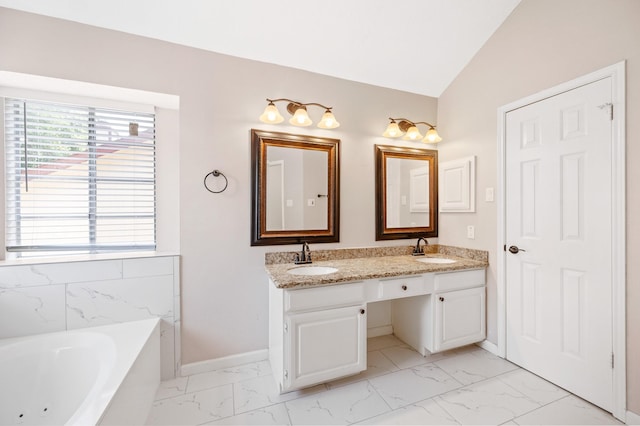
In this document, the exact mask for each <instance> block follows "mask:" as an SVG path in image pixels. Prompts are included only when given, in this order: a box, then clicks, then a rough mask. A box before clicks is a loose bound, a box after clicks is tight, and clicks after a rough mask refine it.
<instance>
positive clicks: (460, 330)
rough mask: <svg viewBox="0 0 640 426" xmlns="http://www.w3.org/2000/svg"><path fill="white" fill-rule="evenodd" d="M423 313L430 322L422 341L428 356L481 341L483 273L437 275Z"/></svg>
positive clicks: (467, 272) (483, 297)
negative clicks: (425, 313)
mask: <svg viewBox="0 0 640 426" xmlns="http://www.w3.org/2000/svg"><path fill="white" fill-rule="evenodd" d="M427 309H428V311H429V314H428V315H429V316H430V318H431V319H432V321H433V327H430V328H429V332H428V333H427V338H426V347H427V349H428V350H429V351H430V352H431V353H435V352H441V351H445V350H448V349H453V348H457V347H460V346H464V345H468V344H470V343H475V342H479V341H481V340H484V339H485V337H486V319H485V318H486V302H485V271H484V270H479V269H476V270H471V271H460V272H450V273H446V274H437V275H436V276H435V277H434V293H433V294H432V295H431V301H430V303H429V305H428V306H427Z"/></svg>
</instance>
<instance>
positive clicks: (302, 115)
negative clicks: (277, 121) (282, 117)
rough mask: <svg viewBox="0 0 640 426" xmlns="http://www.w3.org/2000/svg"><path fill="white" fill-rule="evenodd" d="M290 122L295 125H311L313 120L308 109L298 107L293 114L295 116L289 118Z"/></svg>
mask: <svg viewBox="0 0 640 426" xmlns="http://www.w3.org/2000/svg"><path fill="white" fill-rule="evenodd" d="M289 123H291V124H293V125H294V126H310V125H311V123H313V122H312V121H311V119H310V118H309V114H307V110H306V109H304V108H298V109H297V110H296V112H295V114H293V117H291V119H290V120H289Z"/></svg>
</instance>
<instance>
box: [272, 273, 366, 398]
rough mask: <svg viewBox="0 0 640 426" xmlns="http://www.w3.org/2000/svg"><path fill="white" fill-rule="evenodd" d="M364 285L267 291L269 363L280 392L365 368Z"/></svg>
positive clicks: (355, 283)
mask: <svg viewBox="0 0 640 426" xmlns="http://www.w3.org/2000/svg"><path fill="white" fill-rule="evenodd" d="M364 284H365V283H364V282H354V283H348V284H340V285H332V286H324V287H314V288H308V289H296V290H284V289H277V288H275V286H274V285H273V283H270V291H269V311H270V312H269V361H270V362H271V368H272V370H273V372H274V375H275V378H276V381H277V382H278V384H279V386H280V391H281V392H288V391H292V390H295V389H300V388H303V387H307V386H312V385H315V384H318V383H323V382H327V381H330V380H333V379H336V378H338V377H343V376H348V375H351V374H356V373H359V372H360V371H363V370H366V368H367V306H366V303H365V294H364V292H365V285H364Z"/></svg>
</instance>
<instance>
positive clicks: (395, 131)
mask: <svg viewBox="0 0 640 426" xmlns="http://www.w3.org/2000/svg"><path fill="white" fill-rule="evenodd" d="M403 134H404V132H403V131H402V130H400V126H398V123H396V122H395V121H393V122H391V123H389V125H388V126H387V130H385V131H384V133H383V134H382V136H384V137H385V138H398V137H400V136H402V135H403Z"/></svg>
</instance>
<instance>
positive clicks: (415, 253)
mask: <svg viewBox="0 0 640 426" xmlns="http://www.w3.org/2000/svg"><path fill="white" fill-rule="evenodd" d="M420 241H424V245H425V246H426V245H427V244H429V241H427V240H425V239H424V238H422V237H420V238H418V241H416V246H415V247H414V248H413V252H412V253H411V255H412V256H424V250H423V249H422V247H420Z"/></svg>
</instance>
